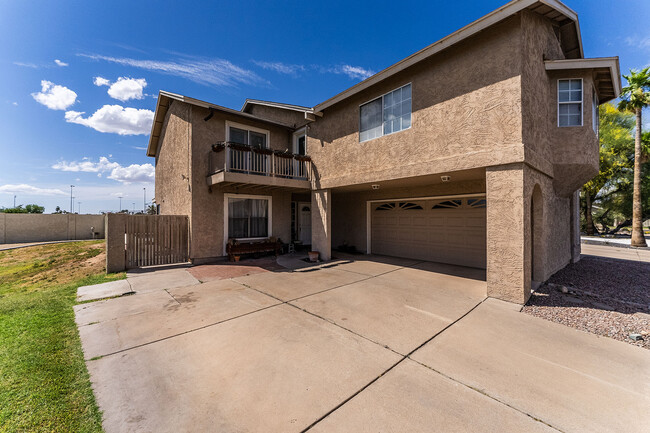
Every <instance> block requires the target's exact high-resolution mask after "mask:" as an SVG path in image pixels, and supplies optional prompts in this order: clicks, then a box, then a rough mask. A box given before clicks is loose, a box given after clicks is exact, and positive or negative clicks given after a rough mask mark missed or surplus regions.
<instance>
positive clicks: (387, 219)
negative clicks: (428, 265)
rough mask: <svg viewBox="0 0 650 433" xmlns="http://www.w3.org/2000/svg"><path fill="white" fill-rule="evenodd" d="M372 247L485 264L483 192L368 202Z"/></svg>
mask: <svg viewBox="0 0 650 433" xmlns="http://www.w3.org/2000/svg"><path fill="white" fill-rule="evenodd" d="M370 209H371V213H372V226H371V238H370V239H371V252H372V253H373V254H384V255H389V256H398V257H407V258H413V259H421V260H429V261H433V262H441V263H451V264H455V265H463V266H471V267H476V268H485V263H486V260H485V257H486V243H485V238H486V234H485V209H486V201H485V198H484V197H469V198H466V197H462V198H448V199H444V200H409V199H403V200H391V201H387V202H382V203H371V207H370Z"/></svg>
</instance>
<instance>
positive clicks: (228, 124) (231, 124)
mask: <svg viewBox="0 0 650 433" xmlns="http://www.w3.org/2000/svg"><path fill="white" fill-rule="evenodd" d="M231 127H232V128H237V129H243V130H246V131H248V133H249V135H248V143H249V144H248V145H249V146H250V142H251V139H250V132H251V131H252V132H257V133H259V134H264V135H266V148H267V149H268V148H269V147H271V143H270V140H271V133H270V132H269V130H268V129H262V128H257V127H255V126H250V125H245V124H243V123H237V122H231V121H230V120H226V141H230V128H231Z"/></svg>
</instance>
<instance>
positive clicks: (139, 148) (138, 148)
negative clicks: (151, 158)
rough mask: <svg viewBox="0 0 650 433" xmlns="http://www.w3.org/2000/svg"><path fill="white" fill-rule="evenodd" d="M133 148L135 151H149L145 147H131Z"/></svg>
mask: <svg viewBox="0 0 650 433" xmlns="http://www.w3.org/2000/svg"><path fill="white" fill-rule="evenodd" d="M131 147H132V148H134V149H135V150H147V148H146V147H144V146H131Z"/></svg>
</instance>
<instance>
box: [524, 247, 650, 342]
mask: <svg viewBox="0 0 650 433" xmlns="http://www.w3.org/2000/svg"><path fill="white" fill-rule="evenodd" d="M522 311H523V312H524V313H526V314H530V315H533V316H537V317H541V318H543V319H546V320H550V321H552V322H557V323H562V324H564V325H567V326H570V327H572V328H576V329H580V330H582V331H586V332H591V333H593V334H598V335H603V336H607V337H611V338H615V339H617V340H620V341H624V342H626V343H629V344H634V345H636V346H639V347H643V348H645V349H650V263H643V262H635V261H629V260H617V259H609V258H601V257H583V258H582V260H580V261H579V262H578V263H575V264H570V265H569V266H567V267H566V268H565V269H563V270H561V271H559V272H558V273H556V274H555V275H553V277H551V279H550V280H549V281H548V282H547V283H546V284H544V285H543V286H541V287H540V288H539V289H538V290H537V291H536V292H535V293H533V295H532V296H531V298H530V300H529V301H528V304H526V306H525V307H524V308H523V310H522ZM631 334H637V337H636V338H639V336H640V338H641V339H638V340H633V339H631V338H630V335H631Z"/></svg>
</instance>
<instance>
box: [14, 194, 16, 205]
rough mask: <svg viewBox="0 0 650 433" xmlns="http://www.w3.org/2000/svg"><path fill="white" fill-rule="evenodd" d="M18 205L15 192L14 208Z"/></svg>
mask: <svg viewBox="0 0 650 433" xmlns="http://www.w3.org/2000/svg"><path fill="white" fill-rule="evenodd" d="M15 207H16V194H14V208H15Z"/></svg>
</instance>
